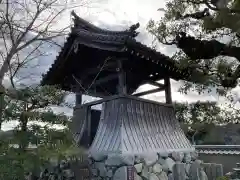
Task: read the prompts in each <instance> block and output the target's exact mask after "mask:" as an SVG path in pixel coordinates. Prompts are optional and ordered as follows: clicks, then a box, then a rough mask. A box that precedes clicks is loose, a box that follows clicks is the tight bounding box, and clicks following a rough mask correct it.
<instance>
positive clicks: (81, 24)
mask: <svg viewBox="0 0 240 180" xmlns="http://www.w3.org/2000/svg"><path fill="white" fill-rule="evenodd" d="M71 15H72V16H73V17H74V19H73V21H74V28H76V29H84V30H87V31H92V32H97V33H103V34H108V35H128V36H130V37H133V38H134V37H136V36H137V35H138V34H139V32H137V31H136V30H137V29H138V28H139V27H140V24H139V23H136V24H133V25H131V26H130V27H129V28H128V29H126V30H123V31H112V30H107V29H102V28H99V27H97V26H95V25H94V24H92V23H90V22H88V21H86V20H84V19H83V18H81V17H79V16H78V15H77V14H76V13H75V12H74V11H72V12H71Z"/></svg>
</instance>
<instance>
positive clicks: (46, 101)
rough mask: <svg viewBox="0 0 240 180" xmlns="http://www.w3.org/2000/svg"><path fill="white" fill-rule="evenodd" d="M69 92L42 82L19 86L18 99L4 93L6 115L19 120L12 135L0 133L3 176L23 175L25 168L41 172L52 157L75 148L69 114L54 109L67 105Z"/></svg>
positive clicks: (6, 177) (6, 117)
mask: <svg viewBox="0 0 240 180" xmlns="http://www.w3.org/2000/svg"><path fill="white" fill-rule="evenodd" d="M66 94H67V93H66V92H63V91H60V90H59V89H58V88H56V87H53V86H39V87H26V88H23V89H20V90H17V96H16V97H17V99H12V98H10V97H8V96H5V99H4V100H5V101H4V111H3V119H4V120H5V121H13V120H17V121H18V123H19V124H18V125H17V127H16V128H15V129H14V130H13V133H12V137H8V138H6V137H3V136H2V138H1V135H0V138H1V139H0V140H1V148H0V149H1V152H0V154H1V156H0V166H1V168H0V179H4V180H8V179H9V180H10V179H11V180H12V179H14V178H15V179H23V178H24V175H25V173H26V172H32V171H37V172H39V170H40V169H39V168H40V167H41V166H42V165H44V163H46V162H49V159H54V158H55V159H57V158H63V157H65V155H66V153H69V149H71V150H73V149H74V145H73V143H72V139H71V134H70V132H69V128H68V127H69V124H70V123H71V121H70V117H67V116H66V115H65V114H56V113H55V112H54V111H53V109H52V107H53V106H64V98H65V96H66ZM12 145H15V146H14V147H13V146H12ZM30 145H31V146H30ZM32 146H35V148H32ZM16 177H17V178H16Z"/></svg>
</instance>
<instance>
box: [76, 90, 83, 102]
mask: <svg viewBox="0 0 240 180" xmlns="http://www.w3.org/2000/svg"><path fill="white" fill-rule="evenodd" d="M75 97H76V103H75V105H79V104H82V92H76V93H75Z"/></svg>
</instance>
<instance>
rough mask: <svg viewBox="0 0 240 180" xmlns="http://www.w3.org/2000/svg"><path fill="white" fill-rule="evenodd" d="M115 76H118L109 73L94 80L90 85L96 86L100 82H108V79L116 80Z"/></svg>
mask: <svg viewBox="0 0 240 180" xmlns="http://www.w3.org/2000/svg"><path fill="white" fill-rule="evenodd" d="M117 78H118V74H111V75H109V76H107V77H104V78H100V79H98V80H96V81H95V82H94V83H93V85H92V86H91V87H96V86H98V85H100V84H102V83H106V82H109V81H112V80H116V79H117Z"/></svg>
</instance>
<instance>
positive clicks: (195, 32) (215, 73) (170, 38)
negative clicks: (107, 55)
mask: <svg viewBox="0 0 240 180" xmlns="http://www.w3.org/2000/svg"><path fill="white" fill-rule="evenodd" d="M213 2H215V1H200V0H168V1H167V2H166V5H165V8H164V10H163V11H164V16H163V17H161V18H160V19H159V21H154V20H150V21H149V24H148V28H147V30H148V31H149V32H150V33H151V34H153V35H154V36H155V37H156V39H157V40H158V41H159V42H160V43H163V44H165V45H172V44H176V35H177V34H179V33H180V32H186V33H187V34H190V35H191V36H194V37H195V38H197V39H200V40H204V39H207V40H213V39H216V40H220V41H222V40H223V37H224V38H225V39H226V37H227V38H228V40H227V41H228V42H227V43H226V44H227V45H228V46H227V47H226V48H228V47H231V46H233V45H234V46H239V44H240V38H239V37H237V36H236V33H240V3H239V0H230V1H224V2H228V4H227V6H226V5H224V6H222V7H221V8H219V7H216V4H214V3H213ZM218 2H222V1H221V0H219V1H218ZM204 8H208V9H210V15H209V16H204V17H202V18H200V19H197V18H190V17H189V16H188V17H187V16H186V15H189V14H193V13H196V12H201V11H202V10H203V9H204ZM225 39H224V40H225ZM230 51H234V50H233V49H229V52H230ZM238 51H239V50H238ZM172 58H173V59H174V60H175V61H178V62H179V64H180V67H181V66H182V67H192V68H193V69H197V70H198V73H196V74H193V75H192V80H193V82H192V83H190V82H185V83H184V85H183V86H182V87H181V89H180V91H181V92H184V93H187V92H189V91H197V92H199V93H202V92H210V91H212V90H213V89H214V90H215V91H216V92H217V93H218V94H219V95H221V96H226V95H227V92H228V90H229V89H223V88H221V87H220V86H221V78H222V77H227V75H228V74H229V72H230V71H231V72H234V71H235V69H236V66H238V65H239V59H233V58H232V59H229V57H227V56H225V57H222V56H219V57H216V58H213V59H197V60H192V59H189V57H187V55H186V54H185V53H184V52H183V51H182V50H177V52H176V54H175V55H174V56H173V57H172ZM194 82H198V84H196V83H194Z"/></svg>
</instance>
